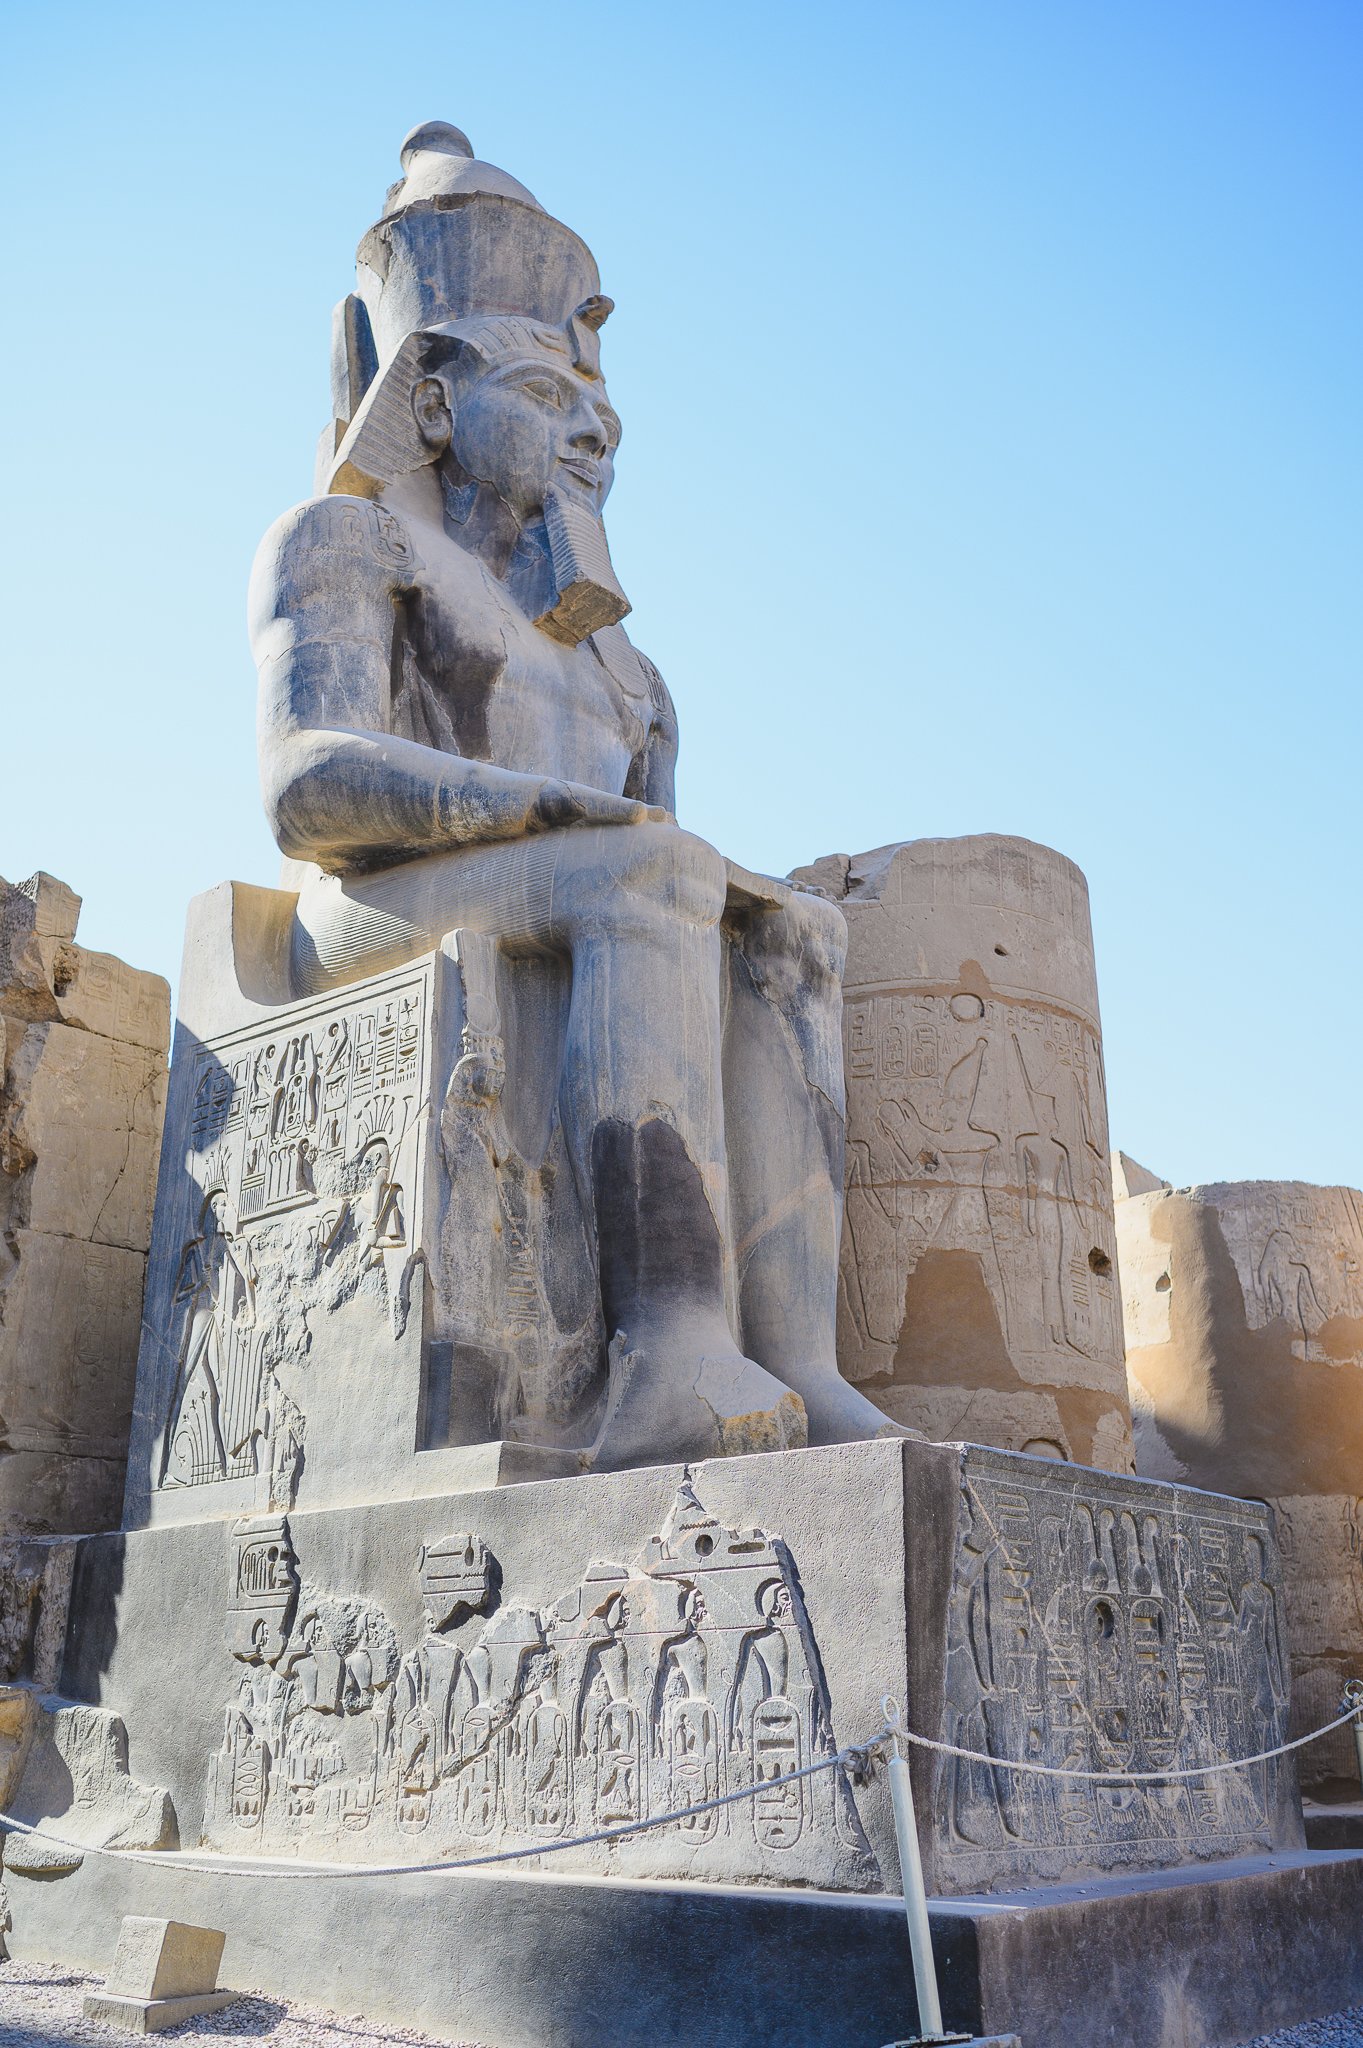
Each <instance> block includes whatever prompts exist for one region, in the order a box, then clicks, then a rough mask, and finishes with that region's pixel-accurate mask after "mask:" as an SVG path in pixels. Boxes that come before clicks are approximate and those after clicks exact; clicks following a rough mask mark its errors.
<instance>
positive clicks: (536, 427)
mask: <svg viewBox="0 0 1363 2048" xmlns="http://www.w3.org/2000/svg"><path fill="white" fill-rule="evenodd" d="M402 163H403V169H404V171H405V172H406V176H405V177H404V178H402V179H401V180H399V182H398V183H397V184H396V185H395V186H393V187H392V188H391V190H390V192H389V194H388V200H387V203H386V206H385V210H384V214H383V218H382V219H381V220H380V221H379V223H378V225H377V226H376V227H374V228H371V229H370V231H369V233H368V234H367V235H366V236H365V238H364V240H363V241H362V242H361V244H360V248H359V253H358V258H357V265H356V270H357V282H358V286H359V289H358V291H357V292H356V293H352V294H351V296H350V297H349V298H348V299H346V300H344V301H343V302H342V304H341V305H340V306H338V307H337V309H336V314H335V319H334V322H333V333H332V393H333V408H334V410H335V414H336V418H335V421H334V425H333V429H332V430H331V438H330V440H329V441H328V442H324V453H323V461H322V463H321V465H320V467H319V480H318V489H319V491H323V490H325V491H331V492H345V493H348V494H352V495H356V496H361V497H370V498H377V497H379V496H380V495H381V494H382V493H383V491H384V490H385V489H387V488H389V487H390V486H394V485H396V484H398V482H399V481H400V479H402V478H404V477H410V476H413V475H414V474H415V473H416V472H418V471H420V470H422V469H424V468H428V467H430V466H432V465H435V464H439V466H440V469H441V473H442V477H443V478H444V480H445V482H446V483H447V485H448V486H449V487H450V489H451V490H452V492H453V494H454V502H453V504H450V503H449V501H448V498H447V510H449V511H450V513H451V515H452V517H453V519H454V520H455V522H456V523H458V522H460V521H461V520H462V519H466V518H467V517H468V512H469V510H470V509H471V505H472V501H473V499H474V498H475V497H476V494H477V492H478V490H479V489H480V488H481V489H484V490H489V491H492V492H495V493H496V495H497V497H498V499H499V500H500V501H501V503H502V505H504V506H505V507H506V508H507V509H508V510H509V511H510V513H511V514H512V515H513V516H514V518H515V520H516V522H517V524H518V525H519V526H521V527H524V526H526V525H529V524H531V523H533V522H536V521H538V520H540V519H543V521H544V525H545V527H546V529H547V547H548V552H549V554H550V556H551V559H552V564H553V570H554V583H555V591H554V595H553V599H552V602H549V603H548V604H547V606H546V609H545V610H544V611H543V613H542V615H541V616H539V617H537V619H536V623H537V624H539V625H541V626H543V627H544V629H545V631H546V632H548V633H549V634H550V635H551V636H552V637H554V638H556V639H560V640H563V641H565V642H566V643H568V644H570V645H576V644H577V642H578V641H579V640H581V639H582V638H583V637H584V636H585V634H587V633H590V632H593V631H596V630H598V629H600V628H601V627H603V626H606V625H611V624H614V623H616V622H618V621H619V620H620V619H622V618H623V617H624V616H625V614H626V612H628V610H629V602H628V600H627V599H626V597H625V595H624V593H623V591H622V590H621V589H620V586H619V584H618V583H617V582H616V580H615V576H614V572H613V570H612V569H611V566H610V556H609V551H608V549H607V547H606V540H605V535H604V532H603V531H602V529H601V524H600V521H601V511H602V507H603V506H604V504H605V501H606V496H607V493H608V492H609V490H610V487H611V482H612V478H613V473H614V472H613V459H614V453H615V448H616V445H617V443H618V441H619V438H620V422H619V420H618V419H617V418H616V415H615V413H614V412H613V411H612V409H611V406H610V404H609V402H608V400H607V398H606V389H605V385H604V383H603V381H602V377H601V355H600V339H599V336H600V330H601V328H602V326H603V324H604V323H605V321H606V319H607V317H608V315H609V314H610V312H611V310H612V304H611V301H610V300H609V299H607V298H604V297H603V296H602V294H601V292H600V290H599V280H598V277H597V271H596V265H595V263H594V262H593V260H592V255H591V251H590V250H589V249H588V248H587V247H586V245H585V244H584V243H583V242H582V241H581V240H580V239H579V238H578V237H577V236H576V235H574V234H573V233H572V231H571V230H570V229H569V228H566V227H564V226H563V224H562V222H560V221H556V220H554V219H552V217H551V216H550V215H549V214H547V213H546V212H545V211H544V209H543V207H541V206H540V205H539V203H538V201H537V200H536V199H535V198H534V197H533V195H532V194H531V193H529V192H527V191H526V189H525V187H524V186H523V185H518V184H517V183H516V181H515V180H514V179H512V178H509V177H508V176H507V175H506V173H505V172H504V171H499V170H497V169H496V168H495V167H494V166H493V165H491V164H484V163H480V162H479V161H478V160H477V159H476V158H475V157H474V155H473V151H472V147H471V145H470V144H469V142H468V140H467V138H466V137H465V136H464V135H462V134H461V133H460V131H459V130H458V129H457V128H451V127H449V126H448V124H446V123H443V122H427V123H425V124H424V125H423V126H422V127H420V128H417V129H413V131H412V133H411V134H410V135H409V136H408V137H407V140H406V141H405V142H404V144H403V147H402ZM464 491H467V492H468V502H467V503H465V504H463V506H462V508H461V501H460V495H459V494H460V493H461V492H464Z"/></svg>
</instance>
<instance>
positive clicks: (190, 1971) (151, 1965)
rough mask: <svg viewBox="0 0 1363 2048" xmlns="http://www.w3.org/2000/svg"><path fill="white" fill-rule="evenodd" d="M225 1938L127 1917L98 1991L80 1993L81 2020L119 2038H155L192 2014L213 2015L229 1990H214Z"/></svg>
mask: <svg viewBox="0 0 1363 2048" xmlns="http://www.w3.org/2000/svg"><path fill="white" fill-rule="evenodd" d="M225 1939H227V1935H225V1933H219V1929H217V1927H190V1925H186V1923H184V1921H172V1919H151V1917H149V1915H145V1913H127V1915H125V1917H123V1925H121V1929H119V1946H117V1950H115V1960H113V1968H111V1972H108V1980H106V1985H104V1989H102V1991H92V1993H86V2001H84V2013H86V2019H102V2021H104V2023H106V2025H115V2028H121V2030H123V2032H125V2034H160V2032H162V2030H164V2028H176V2025H180V2021H182V2019H192V2017H194V2015H196V2013H217V2011H221V2009H223V2005H231V2003H233V2001H235V1991H217V1966H219V1962H221V1960H223V1944H225Z"/></svg>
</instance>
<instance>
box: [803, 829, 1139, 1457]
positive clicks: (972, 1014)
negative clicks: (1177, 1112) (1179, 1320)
mask: <svg viewBox="0 0 1363 2048" xmlns="http://www.w3.org/2000/svg"><path fill="white" fill-rule="evenodd" d="M796 875H797V877H798V878H799V879H801V880H804V881H807V882H813V883H815V884H816V885H818V886H821V887H822V888H824V889H825V890H826V891H827V893H828V894H829V895H830V896H831V897H832V898H833V899H834V900H835V901H836V902H837V904H838V906H839V908H840V909H841V910H842V911H843V913H844V915H845V916H846V918H847V924H848V953H847V970H846V975H845V977H844V982H843V995H844V1005H845V1008H844V1044H843V1052H844V1063H845V1068H846V1075H847V1168H846V1213H845V1218H844V1223H843V1236H842V1256H841V1266H840V1279H839V1302H838V1363H839V1366H840V1367H841V1369H842V1371H843V1373H844V1374H845V1375H846V1376H847V1378H848V1379H850V1380H853V1381H855V1382H857V1383H858V1384H859V1385H860V1386H861V1387H862V1388H863V1390H864V1391H865V1392H866V1393H867V1394H869V1395H870V1397H871V1399H872V1400H874V1401H876V1402H877V1403H878V1404H879V1405H880V1406H881V1407H882V1408H883V1409H884V1410H885V1412H886V1414H887V1415H891V1416H893V1417H894V1419H895V1420H896V1421H897V1422H902V1423H906V1424H909V1425H910V1426H911V1427H914V1428H917V1429H921V1430H923V1431H924V1432H925V1433H926V1434H927V1435H928V1436H930V1437H933V1438H936V1439H937V1440H939V1441H945V1440H950V1439H958V1438H963V1439H966V1440H968V1441H970V1442H974V1443H985V1444H995V1445H998V1446H999V1447H1000V1448H1002V1449H1005V1450H1027V1451H1032V1452H1035V1453H1037V1454H1040V1455H1043V1456H1048V1457H1060V1458H1067V1459H1072V1460H1073V1461H1074V1462H1076V1463H1078V1464H1082V1465H1096V1466H1099V1467H1101V1468H1103V1469H1105V1470H1108V1471H1116V1472H1129V1471H1130V1470H1131V1469H1132V1467H1131V1429H1130V1416H1129V1413H1128V1409H1127V1396H1126V1380H1125V1372H1124V1368H1123V1359H1122V1332H1121V1311H1120V1306H1119V1303H1118V1299H1117V1285H1116V1275H1115V1268H1114V1263H1113V1262H1114V1254H1115V1249H1116V1239H1115V1235H1114V1228H1113V1221H1112V1183H1111V1177H1110V1172H1109V1166H1108V1153H1107V1097H1106V1089H1105V1084H1104V1076H1103V1051H1102V1031H1101V1027H1100V1024H1099V1019H1098V986H1097V979H1096V975H1095V972H1094V962H1093V937H1092V932H1091V929H1090V925H1089V909H1088V889H1087V886H1086V884H1085V881H1084V877H1083V875H1082V874H1081V873H1080V871H1079V869H1078V868H1077V867H1075V865H1074V863H1073V862H1072V861H1068V860H1066V859H1065V858H1064V856H1063V855H1061V854H1058V853H1053V852H1051V851H1050V850H1049V849H1048V848H1046V847H1043V846H1035V845H1033V844H1032V843H1031V841H1029V840H1026V839H1010V838H1004V837H1002V836H1000V835H998V834H992V833H991V834H979V835H976V836H974V837H971V838H966V839H920V840H913V841H908V842H904V843H902V844H899V845H895V846H886V847H880V848H878V849H877V850H876V851H875V852H873V853H864V854H859V855H856V856H855V857H853V858H850V859H849V857H848V856H847V855H846V854H833V855H829V856H828V857H826V858H825V859H823V860H820V861H817V862H815V863H814V865H813V866H811V867H807V868H799V869H797V870H796Z"/></svg>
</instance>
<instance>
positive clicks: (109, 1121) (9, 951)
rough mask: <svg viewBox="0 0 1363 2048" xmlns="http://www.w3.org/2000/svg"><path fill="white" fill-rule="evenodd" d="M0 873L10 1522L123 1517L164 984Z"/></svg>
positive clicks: (4, 1413) (155, 1142)
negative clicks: (93, 947)
mask: <svg viewBox="0 0 1363 2048" xmlns="http://www.w3.org/2000/svg"><path fill="white" fill-rule="evenodd" d="M79 910H80V899H79V897H78V896H76V895H74V894H73V893H72V891H71V890H69V889H68V888H66V886H65V885H64V884H63V883H61V882H57V881H55V880H54V879H53V877H52V876H50V875H43V874H39V875H35V876H34V877H33V878H32V880H31V881H30V882H27V883H25V884H24V886H23V887H22V888H18V889H16V888H11V887H10V885H9V884H8V883H0V1417H2V1418H3V1420H0V1432H2V1433H3V1443H2V1444H0V1452H2V1453H3V1454H2V1455H0V1526H3V1527H4V1528H5V1529H6V1530H8V1531H10V1532H11V1533H16V1534H17V1533H41V1532H44V1531H55V1530H64V1529H100V1528H108V1527H110V1526H112V1525H113V1524H114V1523H116V1522H117V1520H118V1514H119V1505H120V1501H121V1497H122V1492H123V1484H124V1473H125V1465H126V1458H127V1445H128V1431H129V1425H130V1422H131V1416H132V1405H133V1386H134V1379H135V1373H136V1360H137V1348H138V1338H139V1333H140V1322H141V1310H142V1286H143V1279H144V1276H145V1271H146V1252H147V1247H148V1245H149V1243H150V1239H151V1215H152V1195H153V1190H154V1185H155V1178H156V1162H157V1153H158V1149H159V1146H160V1139H161V1119H162V1114H163V1111H164V1108H165V1094H166V1069H165V1053H166V1044H167V1039H168V1034H169V1015H168V998H169V991H168V990H167V988H166V984H165V982H164V981H162V980H161V978H160V976H159V975H154V974H142V973H139V972H138V971H137V970H136V969H133V968H130V967H126V966H125V965H124V964H123V962H122V961H121V960H114V959H112V958H110V957H109V956H108V955H106V954H100V953H89V952H87V951H86V950H85V948H84V947H82V946H78V945H76V944H75V931H76V919H77V916H78V914H79Z"/></svg>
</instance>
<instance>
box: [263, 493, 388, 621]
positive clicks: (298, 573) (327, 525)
mask: <svg viewBox="0 0 1363 2048" xmlns="http://www.w3.org/2000/svg"><path fill="white" fill-rule="evenodd" d="M423 566H424V564H423V563H422V562H421V559H420V557H419V556H418V554H417V551H416V548H415V546H414V545H413V542H412V537H411V534H410V533H409V532H408V530H407V527H406V525H405V524H404V523H403V521H402V520H401V519H399V518H398V516H397V514H396V513H395V512H391V511H389V509H388V508H387V506H384V505H375V504H372V503H371V502H370V500H369V499H368V498H348V497H341V496H336V497H327V498H310V499H308V500H307V502H306V503H305V504H302V505H295V506H293V507H292V508H291V510H289V511H288V512H285V513H283V514H282V516H281V517H280V518H278V519H276V521H275V523H274V525H273V526H272V527H271V528H270V530H269V532H268V533H267V534H266V535H265V538H264V539H263V540H262V541H261V543H260V546H259V547H258V548H257V550H256V559H255V566H254V568H253V569H252V571H251V605H252V612H253V614H255V613H256V612H257V611H258V610H259V609H260V608H261V607H262V605H263V606H264V608H266V609H267V610H268V611H269V612H271V613H274V612H277V611H278V610H279V609H280V608H281V605H282V606H283V608H285V609H291V608H292V604H293V603H297V602H299V601H301V602H303V603H305V604H306V603H308V602H309V601H315V600H316V598H318V597H319V596H320V595H321V594H322V593H323V592H325V591H328V590H335V591H338V592H344V593H346V594H347V595H349V596H351V597H359V596H361V595H362V594H369V592H370V591H372V592H374V593H376V594H377V593H379V592H381V593H382V595H383V596H384V597H385V598H386V597H390V596H392V595H393V594H394V593H395V592H397V591H400V590H404V589H407V588H409V587H410V586H411V584H412V582H413V580H414V579H415V577H416V575H417V574H418V572H419V571H420V570H421V569H422V568H423Z"/></svg>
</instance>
